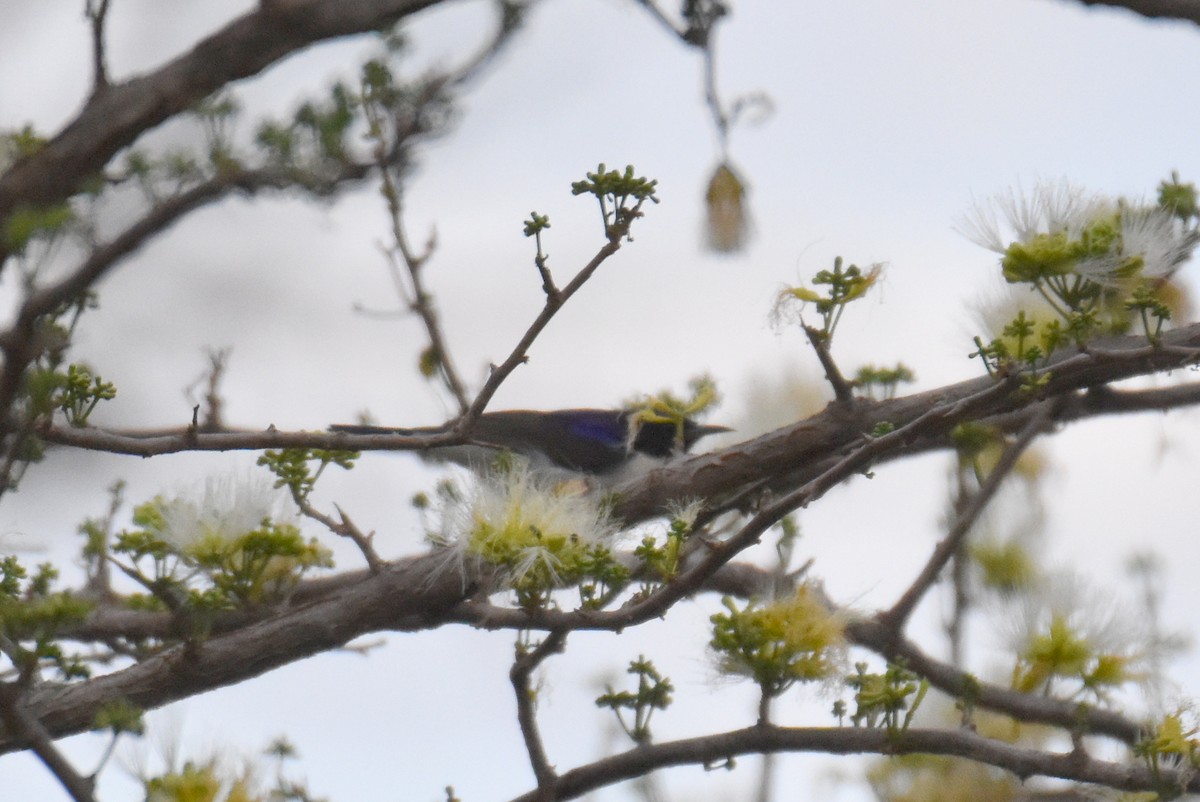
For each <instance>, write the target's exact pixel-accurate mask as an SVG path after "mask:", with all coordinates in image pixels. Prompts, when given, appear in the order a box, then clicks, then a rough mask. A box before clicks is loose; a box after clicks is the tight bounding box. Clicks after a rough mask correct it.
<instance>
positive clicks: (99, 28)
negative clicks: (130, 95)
mask: <svg viewBox="0 0 1200 802" xmlns="http://www.w3.org/2000/svg"><path fill="white" fill-rule="evenodd" d="M108 6H109V0H99V2H97V0H88V2H87V17H88V19H89V20H91V23H92V94H93V95H98V94H100V93H101V92H103V91H104V90H105V89H107V88H108V67H107V66H106V65H105V58H104V22H105V17H106V16H107V15H108Z"/></svg>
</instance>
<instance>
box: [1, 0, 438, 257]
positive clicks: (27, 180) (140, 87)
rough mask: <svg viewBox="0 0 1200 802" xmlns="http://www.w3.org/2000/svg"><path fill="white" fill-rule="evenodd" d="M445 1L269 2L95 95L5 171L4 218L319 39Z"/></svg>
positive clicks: (44, 201) (377, 25)
mask: <svg viewBox="0 0 1200 802" xmlns="http://www.w3.org/2000/svg"><path fill="white" fill-rule="evenodd" d="M438 2H440V0H271V1H270V2H264V3H262V4H261V5H260V6H259V7H257V8H256V9H255V10H253V11H250V12H249V13H247V14H245V15H243V16H242V17H239V18H238V19H236V20H234V21H233V22H231V23H229V24H228V25H226V26H225V27H224V28H222V29H221V30H219V31H217V32H216V33H214V34H212V35H211V36H209V37H207V38H206V39H204V40H202V41H201V42H199V43H197V44H196V46H195V47H193V48H192V49H191V50H190V51H189V52H187V53H185V54H184V55H182V56H180V57H178V58H176V59H175V60H173V61H171V62H169V63H168V64H165V65H164V66H162V67H160V68H159V69H157V70H155V71H154V72H151V73H148V74H146V75H143V76H141V77H138V78H133V79H130V80H128V81H126V82H124V83H121V84H112V85H110V86H109V87H108V89H107V90H106V91H104V92H101V93H99V94H97V95H93V96H92V97H91V98H89V100H88V101H87V103H86V104H85V105H84V107H83V109H82V110H81V111H80V112H79V114H78V115H76V117H75V118H74V120H72V121H71V122H70V123H69V124H68V125H67V126H66V128H64V129H63V130H62V131H61V132H60V133H58V134H57V135H56V136H55V137H54V138H53V139H51V140H50V141H49V142H48V143H47V144H46V146H45V147H44V148H42V149H41V150H39V151H38V152H37V153H34V154H33V155H31V156H28V157H26V158H24V159H22V160H20V161H19V162H17V163H16V164H14V165H13V166H12V167H11V168H10V169H9V170H8V171H7V172H6V173H4V175H2V176H0V220H4V219H6V218H7V217H8V216H9V214H11V213H12V211H13V210H14V209H15V208H17V207H18V206H19V205H29V206H46V205H50V204H54V203H58V202H59V201H62V200H64V199H66V198H67V197H69V196H70V195H72V194H73V193H74V192H75V191H76V189H77V188H78V186H79V184H80V182H81V181H82V180H83V179H84V178H85V177H86V176H88V175H90V174H95V173H98V172H100V170H101V169H102V168H103V167H104V165H105V164H107V163H108V161H109V159H111V158H112V157H113V155H114V154H116V153H117V151H119V150H121V149H122V148H124V147H127V146H128V145H130V144H132V143H133V141H134V140H135V139H137V138H138V137H139V136H140V135H141V134H143V133H145V132H146V131H148V130H149V129H151V128H153V127H155V126H156V125H158V124H159V123H161V122H163V121H164V120H167V119H170V118H171V117H173V116H175V115H176V114H179V113H180V112H183V111H185V110H187V109H189V108H191V107H192V106H193V105H195V104H196V103H197V102H198V101H200V100H202V99H204V98H205V97H208V96H209V95H211V94H212V93H213V92H215V91H217V90H218V89H220V88H221V87H223V86H226V85H227V84H230V83H232V82H234V81H237V80H239V79H241V78H246V77H249V76H251V75H255V74H257V73H259V72H261V71H262V70H264V69H266V68H267V67H270V66H271V65H273V64H275V63H276V62H277V61H280V60H281V59H283V58H284V57H285V56H288V55H290V54H291V53H294V52H296V51H297V50H301V49H303V48H305V47H307V46H309V45H311V44H313V43H315V42H320V41H324V40H326V39H335V38H338V37H342V36H350V35H352V34H359V33H367V32H370V31H377V30H380V29H382V28H386V27H387V26H389V25H392V24H393V23H395V22H396V21H397V20H399V19H401V18H402V17H406V16H409V15H411V14H415V13H416V12H418V11H420V10H422V9H424V8H427V7H429V6H432V5H435V4H437V3H438ZM3 256H4V254H3V253H0V257H3ZM2 261H3V259H2V258H0V262H2Z"/></svg>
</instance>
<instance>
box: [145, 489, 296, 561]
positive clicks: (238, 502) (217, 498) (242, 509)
mask: <svg viewBox="0 0 1200 802" xmlns="http://www.w3.org/2000/svg"><path fill="white" fill-rule="evenodd" d="M289 507H290V502H289V501H288V499H287V497H286V496H285V494H284V493H283V492H282V491H280V490H277V489H276V488H274V487H273V486H272V483H271V481H270V480H269V479H268V478H266V477H262V476H255V475H235V474H226V475H224V476H216V477H209V478H208V479H207V480H206V481H205V483H204V486H203V488H202V489H197V490H194V491H192V492H190V493H182V494H180V495H178V496H176V497H175V498H172V499H169V500H167V501H165V502H163V504H162V507H161V510H162V519H163V527H162V538H163V540H165V541H166V542H167V543H168V544H170V545H171V546H173V547H174V548H175V549H176V550H177V551H179V552H180V553H189V552H192V551H194V550H195V549H196V548H197V546H199V545H201V544H205V543H207V544H212V543H213V542H214V541H219V542H224V543H232V542H233V541H235V540H237V539H238V538H240V537H242V536H243V535H245V534H247V533H248V532H252V531H254V530H255V529H258V528H259V527H260V526H262V524H263V521H264V520H267V519H270V520H272V521H276V522H279V521H281V520H285V521H286V520H288V519H290V518H292V517H294V515H293V514H292V512H291V511H290V510H289V509H288V508H289Z"/></svg>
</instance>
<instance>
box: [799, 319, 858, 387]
mask: <svg viewBox="0 0 1200 802" xmlns="http://www.w3.org/2000/svg"><path fill="white" fill-rule="evenodd" d="M804 333H805V335H806V336H807V337H808V341H809V343H811V344H812V347H813V350H814V351H816V352H817V359H819V360H820V361H821V367H822V368H824V370H825V378H826V379H827V380H828V381H829V384H830V386H832V387H833V394H834V397H835V398H837V400H838V401H839V402H840V403H842V404H852V403H854V388H852V387H851V386H850V382H848V381H846V377H845V376H843V375H842V371H841V370H840V369H839V368H838V366H837V363H836V362H834V361H833V354H832V353H830V351H829V336H828V335H827V334H825V332H823V331H822V330H821V329H816V328H813V327H812V326H805V327H804Z"/></svg>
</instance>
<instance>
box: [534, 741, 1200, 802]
mask: <svg viewBox="0 0 1200 802" xmlns="http://www.w3.org/2000/svg"><path fill="white" fill-rule="evenodd" d="M776 752H819V753H824V754H833V755H844V754H877V755H912V754H932V755H948V756H954V757H962V758H966V759H968V760H973V761H976V762H978V763H986V764H988V765H992V766H996V767H998V768H1002V769H1005V770H1007V771H1010V772H1012V773H1013V774H1015V775H1016V776H1017V777H1018V778H1020V779H1025V778H1028V777H1033V776H1043V777H1057V778H1060V779H1064V780H1072V781H1074V782H1081V783H1095V784H1097V785H1102V786H1106V787H1109V788H1114V789H1118V790H1125V791H1153V790H1161V789H1165V788H1170V789H1179V790H1183V791H1191V792H1195V791H1200V775H1197V774H1195V773H1194V772H1190V771H1186V770H1184V771H1180V770H1176V769H1161V768H1160V769H1159V770H1158V772H1157V773H1155V772H1152V771H1151V770H1150V769H1149V768H1147V767H1145V766H1133V765H1126V764H1121V763H1113V762H1109V761H1103V760H1096V759H1093V758H1091V757H1090V756H1088V755H1087V754H1086V753H1082V752H1079V751H1076V750H1072V751H1071V752H1066V753H1059V752H1043V751H1041V750H1038V749H1030V748H1024V747H1020V746H1016V745H1014V744H1010V743H1005V742H1003V741H996V740H993V739H991V738H985V737H983V736H982V735H979V734H978V733H975V732H972V731H970V730H966V729H960V730H943V729H909V730H906V731H904V732H899V733H896V732H889V731H888V730H886V729H866V728H862V727H803V728H801V727H776V726H770V725H768V726H755V727H747V728H745V729H740V730H733V731H731V732H725V733H720V734H717V735H708V736H703V737H699V738H688V739H684V740H679V741H670V742H667V743H661V744H647V745H643V746H638V747H637V748H635V749H631V750H629V751H627V752H624V753H622V754H619V755H614V756H612V757H609V758H604V759H602V760H597V761H596V762H594V763H589V764H588V765H586V766H580V767H579V768H576V769H572V770H570V771H568V772H564V773H563V774H561V775H560V776H559V780H558V783H557V785H556V786H555V792H556V793H555V795H554V799H556V800H560V799H575V798H577V797H580V796H583V795H584V794H586V793H588V792H590V791H595V790H597V789H599V788H603V787H605V786H608V785H613V784H615V783H618V782H622V781H624V780H629V779H632V778H634V777H640V776H643V775H645V774H648V773H649V772H652V771H656V770H658V769H663V768H667V767H670V766H685V765H696V766H706V767H710V766H720V765H725V764H726V763H728V761H729V760H731V759H732V758H734V757H738V756H741V755H749V754H771V753H776ZM514 802H544V798H543V797H541V796H539V795H538V792H536V791H531V792H530V793H528V794H523V795H522V796H519V797H516V798H515V799H514Z"/></svg>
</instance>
